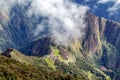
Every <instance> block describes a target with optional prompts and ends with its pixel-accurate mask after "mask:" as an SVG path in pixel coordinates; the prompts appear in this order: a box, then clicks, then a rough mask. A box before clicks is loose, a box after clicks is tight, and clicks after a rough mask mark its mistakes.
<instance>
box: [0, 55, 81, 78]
mask: <svg viewBox="0 0 120 80" xmlns="http://www.w3.org/2000/svg"><path fill="white" fill-rule="evenodd" d="M0 80H83V79H80V78H79V77H73V76H70V75H68V74H64V73H62V72H60V71H54V70H53V69H50V68H46V67H36V66H32V65H28V64H22V63H20V62H18V61H15V60H13V59H10V58H7V57H3V56H0Z"/></svg>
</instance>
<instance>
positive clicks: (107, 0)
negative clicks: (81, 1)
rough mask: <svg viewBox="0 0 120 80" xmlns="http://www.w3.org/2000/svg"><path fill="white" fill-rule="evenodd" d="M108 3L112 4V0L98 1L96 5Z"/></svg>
mask: <svg viewBox="0 0 120 80" xmlns="http://www.w3.org/2000/svg"><path fill="white" fill-rule="evenodd" d="M108 2H114V0H98V2H97V3H102V4H105V3H108Z"/></svg>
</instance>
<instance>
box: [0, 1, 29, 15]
mask: <svg viewBox="0 0 120 80" xmlns="http://www.w3.org/2000/svg"><path fill="white" fill-rule="evenodd" d="M26 1H27V0H0V11H3V12H6V13H7V14H9V12H10V10H11V8H12V7H13V6H14V5H15V4H26V3H25V2H26Z"/></svg>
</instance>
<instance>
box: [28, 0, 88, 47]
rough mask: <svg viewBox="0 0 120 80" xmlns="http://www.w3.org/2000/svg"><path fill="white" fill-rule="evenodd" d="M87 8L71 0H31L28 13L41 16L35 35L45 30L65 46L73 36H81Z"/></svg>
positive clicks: (76, 37)
mask: <svg viewBox="0 0 120 80" xmlns="http://www.w3.org/2000/svg"><path fill="white" fill-rule="evenodd" d="M87 10H88V8H87V7H85V6H81V5H78V4H77V3H73V2H72V1H71V0H44V1H43V0H33V1H32V3H31V6H30V9H29V11H28V14H29V16H32V15H34V16H36V17H38V16H40V17H42V21H41V23H39V24H38V26H37V27H36V30H35V35H39V34H40V33H41V32H44V31H47V32H48V33H49V35H50V36H51V37H52V38H53V39H54V40H55V42H56V43H57V44H59V45H66V46H67V45H68V44H69V42H71V40H72V39H73V38H74V39H79V38H81V37H82V35H83V32H82V30H83V29H84V28H85V26H86V23H85V14H86V12H87Z"/></svg>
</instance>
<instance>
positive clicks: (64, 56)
mask: <svg viewBox="0 0 120 80" xmlns="http://www.w3.org/2000/svg"><path fill="white" fill-rule="evenodd" d="M27 8H28V7H21V6H19V5H15V6H14V7H13V8H12V9H11V11H10V14H9V15H8V14H7V13H6V12H4V11H2V12H1V11H0V49H1V55H2V56H0V58H1V59H0V61H2V62H1V65H0V66H1V68H0V69H1V70H2V73H1V75H2V76H1V78H2V79H10V78H12V79H13V78H14V75H15V79H19V78H20V79H21V80H24V78H25V79H26V80H29V79H31V77H30V74H31V75H32V78H33V79H34V78H35V79H38V80H39V79H40V76H44V78H43V80H47V79H50V80H56V79H59V78H60V79H61V80H63V79H65V80H70V79H71V80H73V79H75V80H80V79H83V80H111V79H112V80H119V79H120V74H119V69H120V62H119V59H120V56H119V55H120V54H119V52H120V48H119V43H120V38H119V34H120V23H118V22H115V21H112V20H107V19H105V18H100V17H97V16H95V15H93V14H92V13H90V12H87V14H86V18H85V21H86V23H87V26H86V27H85V29H84V35H83V36H82V37H81V38H80V39H72V41H69V40H68V42H70V44H69V46H64V45H63V46H60V45H58V44H56V43H55V41H54V39H53V38H52V37H51V36H49V35H46V34H45V35H43V34H44V33H47V31H45V32H43V33H41V34H39V35H38V36H34V35H33V34H34V30H35V28H36V27H35V26H37V25H38V24H39V22H40V21H41V18H36V17H34V16H32V17H28V16H27V15H26V14H25V13H26V9H27ZM36 19H37V20H36ZM79 25H81V24H79ZM58 37H59V36H58ZM6 48H8V49H7V50H6ZM19 51H20V52H19ZM14 62H15V63H14ZM4 63H5V64H4ZM8 63H9V64H8ZM7 66H8V67H7ZM34 67H35V68H34ZM9 70H10V71H9ZM42 70H43V71H42ZM46 70H48V71H46ZM22 71H23V72H22ZM27 71H28V72H27ZM34 71H35V72H34ZM39 71H40V72H39ZM54 71H55V72H54ZM56 71H57V72H56ZM59 71H60V72H59ZM4 72H5V73H4ZM6 72H8V74H7V73H6ZM33 72H34V73H33ZM57 73H58V74H57ZM27 74H28V75H27ZM34 74H35V75H34ZM5 75H7V76H8V78H7V77H5ZM54 75H57V76H54ZM12 76H13V77H12ZM21 76H22V77H21ZM69 78H70V79H69Z"/></svg>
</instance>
